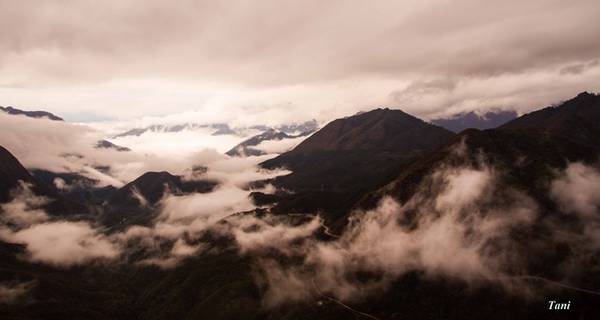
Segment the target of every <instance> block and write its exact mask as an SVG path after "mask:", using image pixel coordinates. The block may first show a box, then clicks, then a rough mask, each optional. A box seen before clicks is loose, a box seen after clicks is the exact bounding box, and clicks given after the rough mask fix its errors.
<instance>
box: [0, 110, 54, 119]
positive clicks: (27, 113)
mask: <svg viewBox="0 0 600 320" xmlns="http://www.w3.org/2000/svg"><path fill="white" fill-rule="evenodd" d="M0 111H3V112H6V113H8V114H11V115H24V116H27V117H30V118H47V119H50V120H55V121H64V120H63V118H61V117H58V116H56V115H54V114H52V113H50V112H46V111H24V110H20V109H16V108H13V107H0Z"/></svg>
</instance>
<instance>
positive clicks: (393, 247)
mask: <svg viewBox="0 0 600 320" xmlns="http://www.w3.org/2000/svg"><path fill="white" fill-rule="evenodd" d="M496 177H497V173H496V172H495V171H494V170H492V169H490V168H487V167H485V168H483V169H474V168H442V169H440V170H438V171H437V172H436V173H434V174H433V175H432V176H431V177H429V178H428V179H431V181H429V183H428V184H427V185H433V186H441V187H439V190H438V191H436V193H435V194H433V195H432V194H431V193H430V190H421V191H420V192H419V193H418V194H416V195H415V196H414V197H413V198H412V199H411V200H410V201H408V202H407V203H404V204H400V203H398V202H397V201H396V200H393V199H392V198H389V197H388V198H384V199H382V200H381V203H380V204H379V206H378V207H377V208H375V209H373V210H370V211H367V212H360V211H358V212H354V214H353V218H352V219H351V220H352V222H351V224H350V226H349V227H348V229H347V230H346V231H345V232H344V233H343V234H342V235H341V236H340V237H339V238H338V239H336V240H333V241H318V240H315V237H314V234H315V232H316V231H317V230H318V229H319V227H320V226H321V225H322V221H321V220H320V218H319V217H315V218H313V219H312V220H311V221H310V222H308V223H306V224H301V225H288V224H284V223H279V224H275V225H269V224H267V223H266V222H265V220H263V219H258V218H252V217H236V219H229V222H230V223H231V227H232V231H231V232H232V234H233V235H234V237H235V239H236V241H237V243H238V245H239V248H240V252H241V253H243V254H250V253H252V254H254V255H255V256H259V257H260V252H268V251H275V252H279V253H280V254H283V255H284V256H290V257H296V258H299V259H301V261H302V263H301V264H293V263H292V264H289V263H283V262H280V261H279V260H277V259H269V258H258V260H259V262H258V265H259V266H260V270H261V272H259V273H258V274H259V275H258V277H259V281H260V282H263V283H266V284H267V286H268V292H267V294H266V297H265V299H266V300H265V303H266V304H267V305H268V306H272V305H276V304H279V303H282V302H286V301H290V300H299V299H300V300H302V299H307V298H309V297H311V296H312V297H314V295H315V292H324V293H327V294H331V295H334V296H336V297H337V298H340V299H344V300H352V299H358V298H362V297H365V296H366V295H368V294H369V293H372V292H373V291H374V290H381V289H385V288H386V287H387V286H389V285H390V284H391V283H392V282H393V281H394V280H395V279H398V278H399V277H400V276H402V275H403V274H405V273H407V272H410V271H423V272H425V274H426V275H428V276H432V277H436V276H447V277H451V278H456V279H462V280H464V281H467V282H482V281H492V282H499V283H502V284H504V285H506V287H507V288H508V287H510V283H508V282H507V281H504V280H505V278H504V275H506V274H508V273H510V272H515V270H518V269H519V268H520V266H519V263H520V262H519V259H518V253H514V254H511V249H514V247H518V245H517V244H516V243H515V242H514V241H513V240H512V239H511V238H510V237H509V236H508V235H509V233H510V231H511V230H513V229H514V228H518V227H522V226H523V225H525V226H526V225H530V224H531V223H532V222H533V221H534V220H535V219H536V216H537V206H536V205H535V202H534V201H533V200H531V199H530V198H528V197H527V196H525V195H523V194H521V193H519V192H516V191H508V192H507V191H505V190H502V189H500V188H498V187H497V183H496ZM499 197H501V198H502V200H498V198H499ZM507 199H508V201H507ZM267 221H268V220H267ZM361 272H363V273H364V272H367V273H371V274H373V273H375V274H377V275H378V276H377V277H374V278H373V279H370V280H366V281H364V280H358V277H357V275H358V274H359V273H361Z"/></svg>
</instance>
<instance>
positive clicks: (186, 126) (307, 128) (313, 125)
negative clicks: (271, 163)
mask: <svg viewBox="0 0 600 320" xmlns="http://www.w3.org/2000/svg"><path fill="white" fill-rule="evenodd" d="M318 128H319V125H318V123H317V121H316V120H311V121H306V122H303V123H292V124H282V125H278V126H274V127H270V126H266V125H254V126H250V127H235V128H232V127H230V126H229V125H228V124H226V123H209V124H198V123H182V124H171V125H164V124H153V125H150V126H147V127H143V128H133V129H130V130H128V131H125V132H123V133H120V134H117V135H115V136H114V137H115V138H119V137H126V136H140V135H142V134H144V133H146V132H170V133H173V132H181V131H184V130H197V129H211V130H213V132H212V133H211V134H212V135H215V136H217V135H242V134H243V132H244V131H245V130H247V129H253V130H260V131H268V130H271V129H274V130H277V131H281V132H284V133H287V134H290V135H298V134H301V133H306V132H314V131H315V130H317V129H318Z"/></svg>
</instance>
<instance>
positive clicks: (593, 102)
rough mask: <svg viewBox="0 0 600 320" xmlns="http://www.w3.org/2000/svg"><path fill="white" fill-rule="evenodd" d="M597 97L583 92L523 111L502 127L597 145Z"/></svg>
mask: <svg viewBox="0 0 600 320" xmlns="http://www.w3.org/2000/svg"><path fill="white" fill-rule="evenodd" d="M599 119H600V96H599V95H597V94H593V93H588V92H582V93H580V94H579V95H577V96H576V97H575V98H573V99H570V100H567V101H565V102H563V103H562V104H560V105H558V106H551V107H547V108H544V109H541V110H538V111H534V112H531V113H528V114H525V115H523V116H521V117H519V118H517V119H515V120H513V121H510V122H508V123H507V124H505V125H503V126H502V127H501V128H502V129H507V130H525V131H531V130H534V131H541V132H543V133H545V134H551V135H555V136H562V137H564V138H567V139H568V140H569V141H570V142H571V143H577V144H581V145H588V146H597V145H600V121H599Z"/></svg>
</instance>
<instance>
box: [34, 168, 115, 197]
mask: <svg viewBox="0 0 600 320" xmlns="http://www.w3.org/2000/svg"><path fill="white" fill-rule="evenodd" d="M31 174H32V175H33V177H34V178H35V179H36V180H37V181H39V182H40V183H42V184H44V185H46V186H51V187H53V189H54V190H55V191H56V192H57V193H58V194H60V195H61V196H62V197H64V198H65V199H68V200H70V201H73V202H76V203H81V204H86V205H98V206H99V205H102V204H103V203H104V201H106V200H107V199H108V197H110V196H111V195H112V194H113V193H114V192H115V191H116V190H117V189H116V188H115V187H113V186H104V187H98V183H99V181H98V180H94V179H90V178H88V177H85V176H83V175H80V174H77V173H72V172H52V171H48V170H42V169H34V170H32V171H31Z"/></svg>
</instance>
